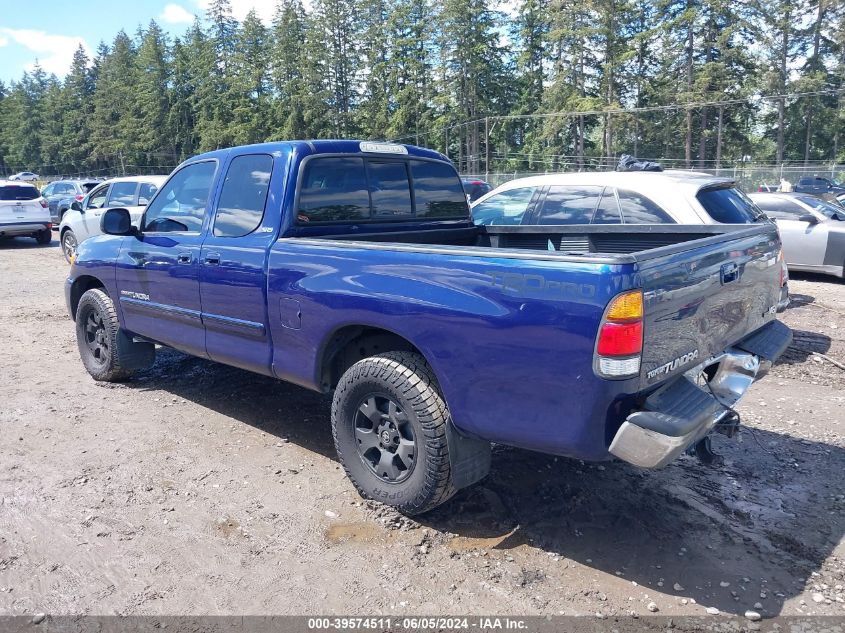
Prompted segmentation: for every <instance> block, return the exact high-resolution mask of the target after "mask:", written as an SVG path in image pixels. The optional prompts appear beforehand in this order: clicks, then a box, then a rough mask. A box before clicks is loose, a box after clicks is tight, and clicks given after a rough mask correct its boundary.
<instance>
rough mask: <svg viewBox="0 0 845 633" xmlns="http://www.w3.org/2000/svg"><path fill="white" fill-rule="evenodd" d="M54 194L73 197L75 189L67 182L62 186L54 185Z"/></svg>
mask: <svg viewBox="0 0 845 633" xmlns="http://www.w3.org/2000/svg"><path fill="white" fill-rule="evenodd" d="M54 193H60V194H62V195H63V196H75V195H76V187H74V186H73V185H72V184H70V183H69V182H67V183H64V184H62V185H56V189H55V191H54Z"/></svg>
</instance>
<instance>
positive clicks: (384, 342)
mask: <svg viewBox="0 0 845 633" xmlns="http://www.w3.org/2000/svg"><path fill="white" fill-rule="evenodd" d="M384 352H415V353H417V354H419V355H420V356H423V354H422V352H420V350H419V349H417V348H416V347H415V346H414V345H413V344H412V343H411V342H410V341H409V340H407V339H406V338H404V337H402V336H399V335H398V334H396V333H395V332H391V331H389V330H384V329H381V328H375V327H367V326H362V325H350V326H347V327H344V328H341V329H340V330H338V331H337V332H335V333H334V334H333V335H332V336H331V338H329V340H328V342H327V343H326V344H325V345H324V346H323V354H322V358H321V362H320V385H321V386H322V388H323V390H324V391H330V390H331V389H334V388H335V386H336V385H337V383H338V381H339V380H340V377H341V376H343V374H344V372H346V370H347V369H349V368H350V367H352V365H354V364H355V363H357V362H358V361H359V360H361V359H364V358H369V357H370V356H375V355H376V354H383V353H384Z"/></svg>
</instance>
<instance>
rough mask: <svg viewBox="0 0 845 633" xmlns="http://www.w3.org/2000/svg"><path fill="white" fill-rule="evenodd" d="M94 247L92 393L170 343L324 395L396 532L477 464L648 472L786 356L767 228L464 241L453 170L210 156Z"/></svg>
mask: <svg viewBox="0 0 845 633" xmlns="http://www.w3.org/2000/svg"><path fill="white" fill-rule="evenodd" d="M102 226H103V231H104V233H106V235H101V236H97V237H94V238H92V239H89V240H86V241H85V242H83V243H81V244H80V246H79V250H78V252H77V256H76V258H75V260H74V263H73V265H72V267H71V270H70V274H69V278H68V281H67V285H66V289H65V293H66V299H67V304H68V309H69V312H70V315H71V317H72V318H73V319H74V320H75V322H76V335H77V341H78V345H79V352H80V355H81V359H82V362H83V364H84V366H85V368H86V369H87V370H88V372H89V373H90V375H91V376H92V377H93V378H94V379H95V380H104V381H116V380H121V379H124V378H126V377H127V376H128V375H129V374H131V373H132V372H133V371H135V370H138V369H141V368H144V367H148V366H149V365H150V364H151V363H153V362H154V358H155V353H156V348H155V344H161V345H166V346H170V347H174V348H176V349H179V350H182V351H183V352H186V353H188V354H193V355H196V356H200V357H203V358H209V359H211V360H214V361H218V362H222V363H226V364H230V365H234V366H237V367H240V368H242V369H247V370H250V371H254V372H257V373H260V374H265V375H268V376H273V377H276V378H279V379H282V380H287V381H290V382H294V383H296V384H299V385H301V386H304V387H307V388H309V389H313V390H316V391H321V392H333V404H332V414H331V418H332V429H333V437H334V441H335V448H336V450H337V454H338V457H339V460H340V463H341V464H342V465H343V467H344V469H345V470H346V473H347V475H348V476H349V478H350V479H351V481H352V482H353V484H354V485H355V486H356V487H357V489H358V491H359V492H360V493H361V494H362V495H363V496H365V497H368V498H374V499H379V500H382V501H384V502H385V503H388V504H391V505H394V506H396V507H397V508H399V509H400V510H401V511H403V512H406V513H409V514H413V513H419V512H424V511H426V510H428V509H431V508H433V507H435V506H437V505H438V504H440V503H442V502H443V501H445V500H446V499H448V498H449V497H450V496H451V495H452V494H453V493H454V492H455V490H457V489H458V488H462V487H465V486H467V485H470V484H472V483H474V482H475V481H477V480H479V479H480V478H482V477H484V476H485V474H486V473H487V471H488V469H489V465H490V455H491V445H490V443H491V442H496V443H500V444H508V445H513V446H518V447H524V448H527V449H531V450H536V451H543V452H547V453H554V454H559V455H568V456H572V457H577V458H581V459H588V460H604V459H609V458H611V457H612V456H615V457H618V458H620V459H623V460H626V461H628V462H631V463H633V464H636V465H638V466H641V467H646V468H653V467H659V466H662V465H664V464H666V463H667V462H669V461H671V460H672V459H674V458H675V457H676V456H677V455H679V454H680V453H681V452H682V451H684V450H685V449H686V448H687V447H689V446H691V445H694V444H695V445H698V443H699V442H700V441H702V438H706V436H707V434H708V433H709V432H710V431H712V430H713V429H716V428H718V429H723V430H727V429H733V428H735V425H736V424H738V417H737V416H736V414H735V413H733V411H732V410H731V409H730V408H728V407H732V406H733V405H735V403H736V402H737V400H739V398H740V397H741V396H742V395H743V394H744V393H745V391H746V389H747V388H748V386H749V385H750V384H751V383H752V382H753V381H754V380H755V378H757V377H759V376H760V375H761V374H762V373H764V372H765V370H766V368H767V367H768V365H769V364H770V363H771V362H772V361H774V360H775V359H776V358H777V357H778V355H779V354H780V353H781V352H782V351H783V350H784V349H785V348H786V346H787V345H788V344H789V342H790V340H791V333H790V330H789V328H787V327H786V326H784V325H782V324H781V323H779V322H778V321H777V320H776V316H775V305H776V304H777V301H778V292H779V284H780V280H779V277H780V272H781V269H780V267H778V266H774V265H773V264H774V263H775V262H776V260H777V256H778V252H779V250H780V241H779V239H778V235H777V230H776V228H775V226H774V224H773V223H771V222H761V223H757V224H750V225H734V226H723V225H711V226H701V225H698V226H694V227H686V226H674V225H663V226H628V225H618V226H614V227H589V226H587V227H584V226H578V227H560V226H558V227H549V226H521V227H513V226H508V227H498V226H475V225H473V223H472V221H471V218H470V212H469V207H468V205H467V201H466V196H465V193H464V190H463V187H462V185H461V182H460V178H459V176H458V173H457V171H456V170H455V167H454V166H453V165H452V163H451V162H449V160H448V159H447V158H446V157H445V156H443V155H442V154H439V153H437V152H434V151H431V150H425V149H421V148H417V147H413V146H407V145H395V144H386V143H373V142H360V143H359V142H356V141H310V142H301V141H293V142H276V143H267V144H264V145H250V146H246V147H239V148H234V149H227V150H218V151H214V152H210V153H207V154H203V155H200V156H197V157H195V158H192V159H190V160H188V161H186V162H185V163H183V164H182V165H180V166H179V167H178V168H177V169H176V170H175V171H174V172H173V174H172V175H171V176H170V178H169V179H168V180H167V182H166V183H165V184H164V185H163V186H162V188H161V190H160V191H159V192H158V194H157V195H156V196H155V198H154V199H153V200H152V201H151V202H150V204H149V206H148V207H147V208H146V210H145V212H144V214H143V217H142V218H141V221H140V223H139V224H138V226H135V225H133V224H132V218H131V214H130V212H129V211H127V210H126V209H121V208H116V209H110V210H108V211H106V212H105V214H104V215H103V217H102ZM598 228H601V229H602V230H601V231H596V229H598ZM581 241H583V242H590V244H591V248H590V249H589V252H580V253H576V254H570V253H567V252H565V249H560V250H558V249H557V248H555V249H553V250H549V249H548V248H547V243H552V244H553V245H554V244H563V243H570V242H581ZM656 244H659V246H655V245H656ZM691 370H692V372H691V373H690V374H688V372H690V371H691ZM705 378H709V379H710V382H709V385H707V386H706V388H705V384H704V380H705ZM698 380H701V381H702V382H701V383H700V384H699V382H698ZM186 423H190V422H186Z"/></svg>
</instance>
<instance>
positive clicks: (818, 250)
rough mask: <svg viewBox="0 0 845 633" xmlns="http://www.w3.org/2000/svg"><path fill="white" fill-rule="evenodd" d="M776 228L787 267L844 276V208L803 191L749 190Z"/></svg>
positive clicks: (752, 197)
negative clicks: (773, 191) (761, 191)
mask: <svg viewBox="0 0 845 633" xmlns="http://www.w3.org/2000/svg"><path fill="white" fill-rule="evenodd" d="M750 197H751V199H752V200H753V201H754V203H755V204H756V205H757V206H758V207H759V208H760V209H761V210H763V211H764V212H765V213H766V215H767V216H769V217H770V218H771V219H773V220H774V221H775V222H776V223H777V225H778V230H779V231H780V238H781V241H782V242H783V254H784V257H785V258H786V265H787V266H788V267H789V269H790V270H804V271H809V272H816V273H824V274H828V275H836V276H837V277H842V278H845V209H843V208H842V207H840V206H839V205H836V204H833V203H830V202H827V201H826V200H822V199H820V198H816V197H815V196H812V195H810V194H806V193H753V194H751V195H750Z"/></svg>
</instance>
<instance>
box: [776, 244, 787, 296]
mask: <svg viewBox="0 0 845 633" xmlns="http://www.w3.org/2000/svg"><path fill="white" fill-rule="evenodd" d="M778 263H779V264H780V286H778V287H779V288H783V283H784V281H786V263H785V262H784V261H783V248H781V249H780V252H779V253H778Z"/></svg>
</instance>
